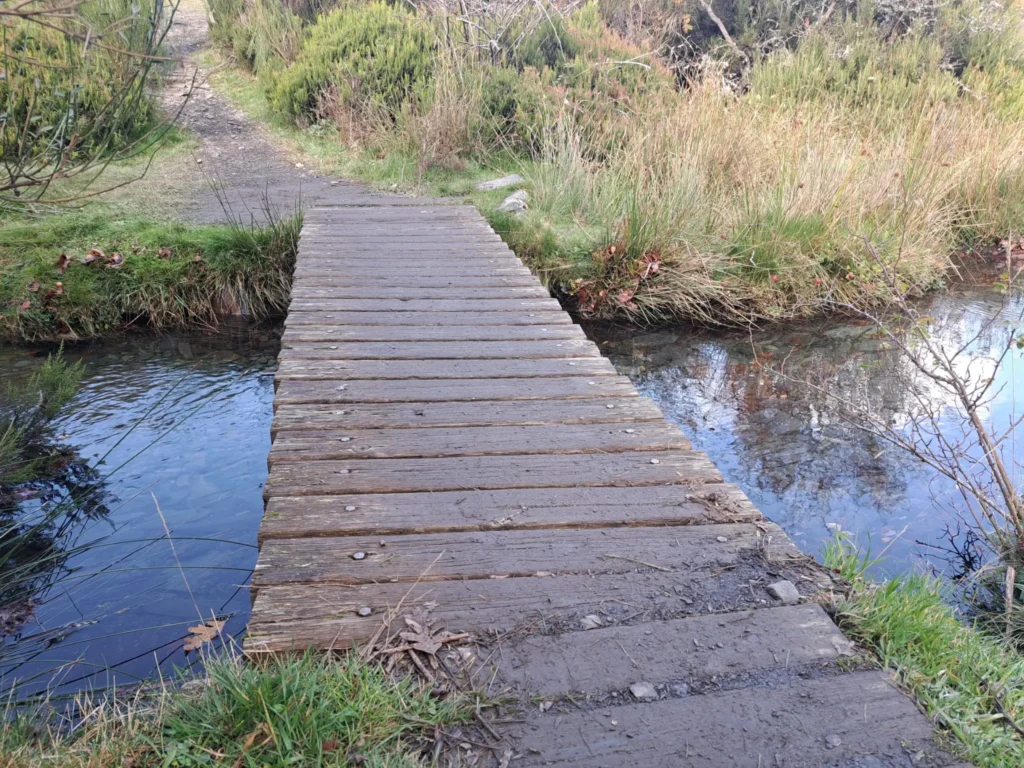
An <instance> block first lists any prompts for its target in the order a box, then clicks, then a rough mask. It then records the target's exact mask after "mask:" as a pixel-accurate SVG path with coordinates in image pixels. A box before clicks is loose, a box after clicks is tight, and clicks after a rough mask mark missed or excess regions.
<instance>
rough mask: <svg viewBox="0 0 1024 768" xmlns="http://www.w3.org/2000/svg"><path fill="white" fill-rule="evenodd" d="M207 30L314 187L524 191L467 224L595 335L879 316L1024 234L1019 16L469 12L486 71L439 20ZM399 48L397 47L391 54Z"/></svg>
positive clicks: (302, 20)
mask: <svg viewBox="0 0 1024 768" xmlns="http://www.w3.org/2000/svg"><path fill="white" fill-rule="evenodd" d="M211 5H212V8H213V11H214V19H215V22H216V23H215V25H214V33H215V36H216V37H217V39H218V40H220V41H221V42H222V43H224V44H225V45H226V46H228V47H229V48H230V50H231V51H232V52H233V54H234V55H235V56H236V57H237V59H238V61H240V62H241V63H242V65H243V66H244V67H248V68H249V71H250V72H251V75H250V76H249V79H248V80H247V81H246V80H245V76H243V75H234V76H233V77H235V78H236V80H235V84H237V82H238V80H239V79H241V80H243V85H248V88H247V90H246V92H245V93H244V94H242V95H241V98H242V100H243V101H244V102H245V106H246V107H247V108H248V109H249V110H250V112H252V113H255V114H262V116H263V117H264V118H265V119H267V120H268V121H269V122H272V123H275V124H276V125H277V130H278V131H279V133H281V134H284V135H287V136H288V137H289V138H291V139H292V140H293V141H294V143H295V145H296V147H297V148H299V149H300V150H302V151H303V152H305V153H307V154H308V155H311V156H313V157H317V158H319V159H320V160H321V161H324V162H325V163H327V164H328V165H329V166H330V167H332V169H334V170H336V171H339V172H342V173H348V174H353V175H357V176H359V177H361V178H365V179H367V180H370V181H373V182H376V183H378V184H380V185H381V186H383V187H385V188H389V187H391V186H396V187H399V188H418V189H420V190H423V191H426V192H430V193H434V194H436V193H438V192H441V193H444V192H449V193H460V192H465V191H467V190H468V189H469V188H470V187H471V184H472V181H474V180H477V179H479V178H481V177H482V176H484V175H486V174H487V173H489V174H491V175H493V174H496V173H501V172H505V171H517V172H519V173H520V174H521V175H523V176H524V177H525V178H526V187H527V189H528V191H529V193H530V209H529V211H528V212H527V213H526V214H525V215H523V216H508V215H502V214H499V213H498V212H497V211H496V210H495V209H496V206H497V204H498V203H499V202H500V201H501V199H502V196H501V195H498V194H492V195H489V196H485V195H479V194H478V195H474V199H475V201H476V202H477V203H478V204H479V205H480V207H481V209H482V210H483V211H484V212H485V214H487V215H488V217H489V218H490V219H491V221H492V223H493V224H494V225H495V227H496V228H497V229H499V230H500V231H501V232H502V234H503V235H504V236H505V237H506V238H507V240H508V241H509V243H510V244H511V245H512V246H513V247H514V248H515V249H516V250H517V252H519V253H520V255H521V256H523V257H524V258H526V259H527V260H528V261H529V262H530V264H531V265H532V266H533V267H534V268H536V269H537V270H538V272H539V273H540V274H541V275H542V276H543V277H544V278H545V279H546V280H547V281H548V282H549V283H551V284H553V285H555V286H557V287H558V288H559V289H560V290H562V291H564V292H566V293H568V294H571V295H573V296H575V297H576V299H577V300H578V302H579V304H580V307H581V308H582V309H583V310H584V311H585V312H587V313H590V314H594V315H598V316H622V317H627V318H630V319H633V320H641V321H648V320H649V321H657V320H665V319H672V318H678V319H697V320H702V321H707V322H742V321H745V320H750V319H763V318H780V317H785V316H792V315H799V314H806V313H810V312H816V311H820V310H822V309H829V308H834V307H836V306H839V305H842V304H847V303H852V304H856V305H858V306H865V305H870V304H877V303H885V302H886V301H887V300H888V289H887V288H885V287H884V286H883V285H882V281H881V280H879V275H880V274H881V272H882V270H895V271H896V272H897V273H898V274H899V278H900V280H899V282H900V284H901V285H902V286H904V287H905V289H906V290H907V291H909V292H921V291H924V290H927V289H929V288H931V287H934V286H936V285H940V284H941V283H942V281H943V279H944V277H945V274H946V271H947V269H948V268H949V266H950V256H951V255H952V254H954V253H956V252H958V251H961V250H965V249H970V248H974V247H976V246H981V245H985V244H989V243H991V242H992V241H993V240H995V239H997V238H1000V237H1005V236H1006V235H1008V234H1010V233H1012V232H1019V231H1020V230H1021V229H1022V228H1024V151H1022V149H1021V147H1022V146H1024V122H1022V117H1024V90H1022V89H1021V87H1020V83H1021V82H1022V81H1024V77H1022V75H1024V63H1022V61H1021V58H1020V54H1019V51H1020V50H1024V46H1022V45H1021V43H1022V42H1024V34H1022V31H1021V9H1020V6H1019V5H1017V4H1016V3H1015V2H1007V3H1005V4H998V3H997V4H992V5H981V4H978V3H974V2H964V3H960V4H957V5H956V6H945V5H942V4H935V5H934V6H932V5H928V4H925V5H924V6H920V7H919V6H916V5H915V6H914V8H913V9H911V8H909V7H908V8H907V9H904V10H905V11H906V13H902V12H901V13H895V11H893V13H890V11H891V10H892V9H888V6H886V9H888V10H886V9H880V8H875V7H874V6H871V5H870V4H867V3H851V4H847V5H844V6H843V9H842V10H840V9H837V8H832V7H831V6H830V8H831V10H828V11H827V13H826V12H823V10H824V9H815V8H813V7H812V6H811V5H808V6H807V7H804V6H802V5H800V4H797V5H795V6H793V8H791V9H790V10H791V11H792V12H791V13H790V14H789V15H788V16H786V18H785V19H783V18H781V17H779V14H780V13H783V11H781V10H780V8H779V7H778V6H776V5H774V4H771V3H754V4H750V7H749V8H747V9H746V10H745V11H744V10H743V9H741V8H740V7H739V6H738V5H737V6H735V7H734V6H731V5H729V4H728V3H721V5H722V7H720V8H719V13H718V14H717V15H718V16H719V19H718V21H719V22H721V27H720V26H719V25H718V24H717V23H715V22H714V21H713V20H712V19H711V17H710V16H709V15H708V13H707V12H706V10H704V9H703V7H702V6H701V5H699V4H696V3H689V2H683V3H674V4H663V3H658V2H654V1H653V0H651V1H648V2H643V3H640V4H630V5H626V4H621V3H616V2H613V1H612V0H609V2H605V3H600V4H597V3H591V4H588V5H586V6H584V7H582V8H580V9H579V10H577V11H575V12H573V13H571V14H569V15H567V16H563V15H561V14H559V13H558V12H557V10H556V9H552V8H547V9H542V10H546V11H548V12H549V13H548V16H546V17H544V15H543V13H541V11H537V13H538V14H540V17H532V16H529V14H527V13H526V12H524V14H523V15H522V16H521V17H519V18H516V19H514V20H512V21H511V22H510V21H509V20H508V19H505V20H501V19H498V18H496V16H497V15H498V14H497V13H496V12H495V13H494V14H491V13H490V12H487V11H484V10H481V11H479V14H480V15H479V16H474V17H473V22H474V24H476V25H478V26H479V29H480V30H487V32H488V34H490V35H491V37H490V42H489V43H488V45H487V46H482V45H481V44H480V40H479V39H477V35H476V34H475V33H473V32H472V31H471V26H469V25H464V24H462V23H459V22H458V20H457V18H456V16H455V15H451V16H450V15H448V14H446V13H445V12H444V11H443V10H437V7H435V6H432V8H434V10H432V11H429V12H428V11H427V10H426V9H420V10H418V11H410V10H408V8H407V7H405V6H402V7H395V6H385V5H378V4H374V3H368V4H367V3H340V4H337V5H335V4H330V3H328V4H313V5H311V6H310V7H309V8H305V7H304V6H301V4H299V5H297V6H290V7H293V8H297V9H298V10H297V11H292V10H288V9H287V8H284V7H283V6H279V5H276V4H268V3H267V2H265V0H213V2H212V4H211ZM669 5H671V7H669ZM314 6H315V8H316V9H319V12H315V11H314V10H312V9H313V7H314ZM691 6H693V7H691ZM925 6H927V7H925ZM744 7H745V8H746V6H744ZM896 10H900V9H899V8H896ZM469 13H470V14H471V15H472V13H474V12H473V11H472V10H470V11H469ZM893 14H895V15H893ZM506 22H507V28H505V27H502V26H501V25H502V23H506ZM492 27H493V29H492ZM721 28H724V29H725V31H726V32H727V33H728V32H730V31H731V33H732V34H731V35H730V36H729V38H728V39H727V38H726V37H724V36H723V34H722V32H721V31H720V30H721ZM396 30H398V31H401V33H402V39H403V40H405V41H406V42H407V44H406V45H403V46H397V47H388V45H387V44H386V41H387V40H390V39H392V38H393V36H394V34H395V33H396ZM781 30H786V32H785V34H776V33H779V32H780V31H781ZM492 33H493V34H492ZM480 36H481V39H482V38H483V36H484V32H482V31H481V32H480ZM484 50H486V51H487V52H486V53H484V52H483V51H484ZM684 50H689V51H690V53H689V54H686V55H685V56H684V55H683V54H681V53H680V51H684ZM371 52H372V54H373V57H374V60H375V61H378V62H380V66H379V68H378V70H375V73H374V74H373V75H372V76H370V75H369V74H368V73H364V72H362V70H361V69H360V67H361V66H362V64H360V62H362V61H365V60H367V58H368V57H369V56H370V53H371ZM285 125H290V126H291V128H290V129H288V128H285V127H284V126H285Z"/></svg>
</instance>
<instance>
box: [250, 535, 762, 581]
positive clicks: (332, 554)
mask: <svg viewBox="0 0 1024 768" xmlns="http://www.w3.org/2000/svg"><path fill="white" fill-rule="evenodd" d="M719 537H722V538H725V539H726V541H724V542H723V541H719V540H718V539H719ZM759 541H760V531H759V529H758V528H757V527H756V526H754V525H746V524H732V525H691V526H686V527H678V528H674V529H672V536H671V537H669V536H666V535H665V529H664V528H599V529H591V528H587V529H581V530H566V529H541V530H506V531H474V532H468V533H432V534H415V535H410V536H389V537H387V538H386V539H385V540H384V543H385V546H383V547H382V546H380V538H379V537H372V536H345V537H341V538H332V537H327V538H315V539H268V540H265V541H264V542H263V546H262V547H261V549H260V559H259V562H258V563H257V564H256V570H255V571H254V572H253V575H252V585H253V588H254V589H256V590H261V589H264V588H266V587H272V586H281V585H285V584H316V585H318V586H329V585H346V584H371V583H386V582H392V583H401V582H416V581H442V580H448V579H459V580H461V579H484V580H488V579H492V578H493V577H504V578H509V577H535V578H544V577H541V576H538V574H545V575H549V576H550V575H554V576H558V575H561V574H579V573H586V574H596V573H627V572H632V571H636V570H637V569H640V570H649V571H658V570H659V569H666V570H665V571H661V572H676V573H682V572H684V571H685V572H689V571H695V570H700V569H705V568H709V567H714V568H722V567H727V566H730V565H735V564H737V563H739V562H740V561H741V560H742V559H743V558H744V557H749V556H750V555H751V554H753V553H755V552H756V551H757V549H758V546H759ZM359 553H362V554H363V555H364V556H363V558H362V559H361V560H356V559H354V558H353V555H357V554H359ZM637 561H640V563H638V562H637ZM643 563H648V564H649V565H643ZM655 566H656V567H655Z"/></svg>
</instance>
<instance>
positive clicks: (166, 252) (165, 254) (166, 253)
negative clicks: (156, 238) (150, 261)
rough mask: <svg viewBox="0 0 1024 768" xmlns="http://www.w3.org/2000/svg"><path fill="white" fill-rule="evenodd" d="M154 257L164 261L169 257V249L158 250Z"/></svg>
mask: <svg viewBox="0 0 1024 768" xmlns="http://www.w3.org/2000/svg"><path fill="white" fill-rule="evenodd" d="M156 255H157V256H159V257H160V258H161V259H166V258H168V257H170V255H171V249H170V248H161V249H160V250H158V251H157V252H156Z"/></svg>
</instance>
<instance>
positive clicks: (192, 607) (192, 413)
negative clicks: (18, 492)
mask: <svg viewBox="0 0 1024 768" xmlns="http://www.w3.org/2000/svg"><path fill="white" fill-rule="evenodd" d="M230 346H231V347H232V349H230V350H225V349H224V342H220V343H218V345H217V346H210V345H209V344H208V343H207V342H204V341H201V340H199V339H185V338H173V337H166V338H162V339H155V338H152V337H130V338H128V339H127V340H126V341H124V342H121V343H118V344H100V345H90V346H86V347H81V348H74V349H69V350H66V357H67V358H68V359H69V360H70V361H74V360H76V359H79V358H81V359H83V360H84V361H85V366H86V370H85V376H84V377H83V380H82V385H81V388H80V390H79V392H78V394H77V395H76V397H75V399H74V401H73V403H72V407H71V409H70V411H69V414H68V415H67V416H65V417H63V418H62V420H61V422H60V424H59V425H58V430H59V432H61V433H63V435H66V437H67V444H68V446H69V448H72V449H74V450H76V451H77V455H78V457H80V458H81V459H82V460H83V461H84V462H85V463H86V464H88V465H90V466H92V467H94V468H95V469H96V471H97V473H98V475H99V476H100V477H101V478H102V486H103V493H104V494H105V504H106V507H107V509H108V510H109V511H108V512H107V513H106V514H103V515H94V516H90V517H89V518H88V519H84V520H78V521H77V522H76V525H75V526H74V533H73V539H72V540H69V542H68V546H69V547H70V552H71V554H70V556H69V557H67V558H66V559H65V560H64V561H62V562H61V564H60V566H61V567H60V569H59V571H60V575H59V577H58V578H53V579H51V580H50V582H52V583H47V584H43V585H40V586H41V587H42V588H41V589H40V590H38V591H37V592H36V597H35V604H34V605H33V607H32V610H31V612H29V613H27V614H26V615H23V616H21V617H19V619H20V621H19V622H18V626H16V632H15V633H14V634H8V635H7V636H6V637H4V638H3V640H2V641H0V688H2V689H4V690H6V689H7V688H8V687H9V686H10V685H11V684H12V683H13V682H15V681H16V680H17V681H19V684H20V694H21V695H27V694H30V693H32V692H37V691H41V690H44V689H46V690H48V691H50V692H51V693H52V692H57V693H58V694H59V693H61V692H64V691H70V690H81V689H89V688H101V689H105V688H108V687H109V686H110V685H112V684H118V685H124V684H130V683H133V682H135V681H137V680H139V679H143V678H147V677H151V676H152V675H153V674H154V673H155V672H156V669H157V668H158V667H159V668H160V669H161V670H162V671H163V672H164V673H165V674H166V673H171V672H172V667H174V666H177V667H181V666H184V665H185V664H187V663H190V662H191V661H193V659H190V658H188V657H186V655H185V654H184V651H183V649H182V646H183V638H184V637H185V636H186V635H187V634H188V631H187V628H188V626H190V625H195V624H196V623H197V621H198V619H199V617H200V616H202V617H203V618H205V619H210V618H211V617H214V616H216V617H219V618H225V619H227V624H226V627H225V633H226V635H227V636H231V635H237V634H239V633H241V632H242V631H243V630H244V627H245V623H246V620H247V618H248V612H249V594H248V586H247V584H248V579H249V575H250V572H251V569H252V567H253V565H254V564H255V560H256V549H255V543H256V530H257V528H258V526H259V521H260V517H261V515H262V509H263V503H262V485H263V482H264V480H265V479H266V457H267V452H268V450H269V447H270V438H269V428H270V419H271V410H272V409H271V403H272V399H273V373H272V372H273V368H274V365H275V360H276V349H274V348H272V347H268V346H266V345H263V346H262V347H259V348H254V347H252V346H251V345H248V344H246V345H240V344H232V345H230ZM42 359H43V358H42V356H37V355H32V354H30V353H28V352H26V351H24V350H11V349H7V350H0V387H3V386H5V385H6V384H7V383H8V382H12V381H15V380H19V379H21V378H23V377H27V376H29V375H30V374H31V372H32V371H33V370H35V368H36V367H37V366H38V365H39V364H41V362H42ZM41 503H43V499H41V498H40V497H38V496H37V497H34V498H28V499H25V500H24V501H23V502H22V508H21V513H22V514H31V511H32V510H31V509H30V507H31V505H33V504H36V505H38V504H41ZM157 505H159V510H160V512H159V513H158V511H157ZM161 513H162V517H161ZM165 526H166V527H165ZM167 530H169V531H170V532H171V535H172V536H173V538H174V549H173V551H172V548H171V546H170V544H169V542H168V540H167V537H166V531H167ZM12 628H15V625H14V624H13V622H12ZM192 655H193V656H195V654H192ZM55 670H56V672H55Z"/></svg>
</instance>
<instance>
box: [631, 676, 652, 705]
mask: <svg viewBox="0 0 1024 768" xmlns="http://www.w3.org/2000/svg"><path fill="white" fill-rule="evenodd" d="M629 692H630V693H632V694H633V698H634V699H636V700H637V701H651V700H653V699H656V698H658V692H657V691H656V690H654V686H653V685H651V684H650V683H647V682H644V681H642V680H641V681H640V682H639V683H633V684H632V685H631V686H629Z"/></svg>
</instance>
